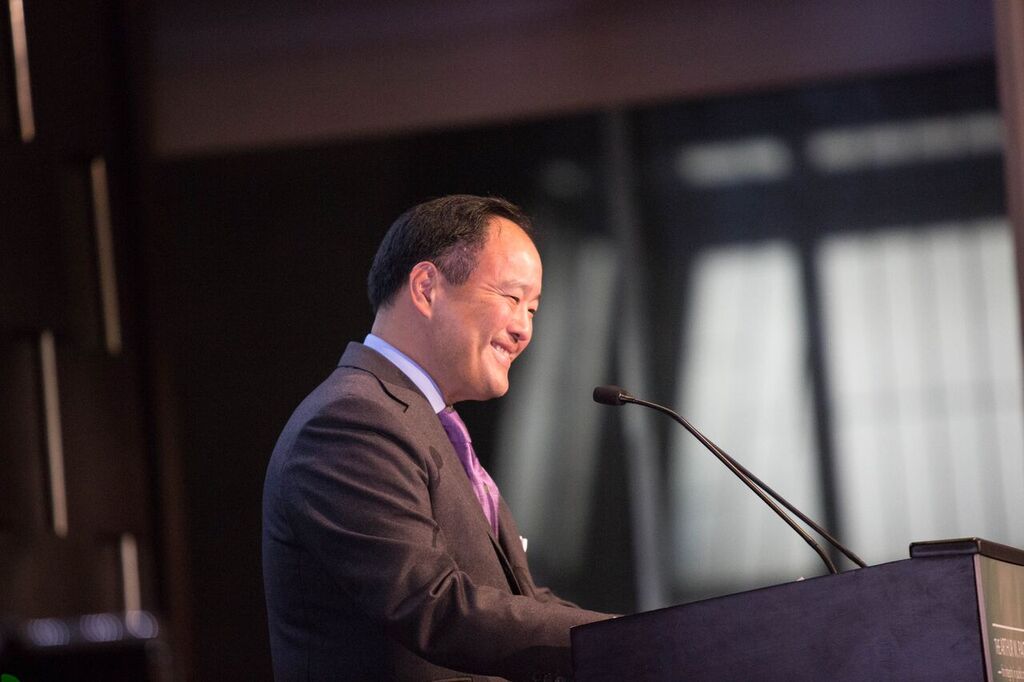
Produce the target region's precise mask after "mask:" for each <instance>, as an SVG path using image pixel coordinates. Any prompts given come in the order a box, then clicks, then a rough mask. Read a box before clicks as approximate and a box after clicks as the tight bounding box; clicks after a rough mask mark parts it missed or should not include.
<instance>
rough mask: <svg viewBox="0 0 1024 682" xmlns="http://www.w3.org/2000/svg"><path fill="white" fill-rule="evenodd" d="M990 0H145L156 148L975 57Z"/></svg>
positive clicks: (184, 150) (569, 107)
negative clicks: (149, 1)
mask: <svg viewBox="0 0 1024 682" xmlns="http://www.w3.org/2000/svg"><path fill="white" fill-rule="evenodd" d="M992 24H993V14H992V5H991V4H990V0H951V1H945V2H934V1H933V0H901V1H900V2H896V3H894V2H891V0H778V1H775V2H763V0H689V1H687V2H667V1H665V0H658V1H656V2H650V3H636V2H634V3H621V2H610V1H593V0H591V1H587V0H547V1H545V0H508V1H507V2H504V3H480V2H476V1H475V0H436V1H433V2H422V1H417V0H381V1H379V2H352V3H279V2H269V1H268V0H259V1H254V2H242V1H241V0H227V1H225V2H218V3H206V2H198V1H197V0H179V1H178V2H170V1H169V0H164V1H163V2H155V3H154V12H153V24H152V34H151V36H150V37H151V45H152V52H151V55H150V62H151V63H150V66H151V68H150V70H149V73H150V75H151V79H150V82H149V86H148V91H147V92H146V103H147V106H146V110H147V111H148V112H149V113H148V116H147V118H148V122H149V130H148V135H147V137H148V140H149V143H150V146H151V151H152V152H153V153H154V154H155V155H156V156H157V157H174V156H182V155H198V154H207V153H216V152H220V151H227V150H232V149H236V150H237V149H251V148H263V147H275V146H291V145H303V144H312V143H316V142H321V141H326V140H344V139H351V138H354V137H364V136H375V135H383V134H393V133H396V132H408V131H416V130H427V129H434V128H443V127H451V126H462V125H472V124H479V123H489V122H495V121H501V120H508V119H518V118H529V117H537V116H548V115H555V114H559V113H566V112H575V111H581V110H591V109H603V108H612V107H620V106H629V105H636V104H643V103H648V102H657V101H662V100H666V99H678V98H685V97H701V96H708V95H716V94H723V93H730V92H742V91H750V90H756V89H764V88H775V87H785V86H790V85H794V84H799V83H802V82H812V81H818V80H821V79H828V78H837V77H844V76H850V75H858V74H865V73H879V72H891V71H897V70H906V69H911V68H919V67H928V66H932V65H943V64H950V63H956V62H962V61H968V60H974V59H983V58H988V57H991V56H992V54H993V50H994V47H993V42H994V39H993V25H992Z"/></svg>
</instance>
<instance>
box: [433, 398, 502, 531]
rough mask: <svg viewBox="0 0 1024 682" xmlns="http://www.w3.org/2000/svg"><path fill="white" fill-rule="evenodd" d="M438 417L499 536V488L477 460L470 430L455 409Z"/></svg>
mask: <svg viewBox="0 0 1024 682" xmlns="http://www.w3.org/2000/svg"><path fill="white" fill-rule="evenodd" d="M437 416H438V418H439V419H440V420H441V426H443V427H444V430H445V433H447V434H448V440H450V441H451V442H452V446H453V447H454V448H455V453H456V454H457V455H458V456H459V461H460V462H462V468H463V469H465V470H466V476H468V477H469V482H470V483H471V484H472V486H473V492H474V493H476V499H477V500H478V501H479V502H480V506H481V507H483V510H484V516H486V517H487V521H488V522H489V523H490V524H491V530H493V531H494V535H495V536H497V535H498V499H499V495H500V493H499V492H498V486H497V485H495V484H494V481H493V480H492V479H491V477H490V475H489V474H488V473H487V471H486V470H485V469H484V468H483V466H482V465H481V464H480V460H478V459H477V458H476V453H475V452H473V439H471V438H470V437H469V429H467V428H466V425H465V423H463V421H462V419H460V418H459V413H458V412H456V411H455V408H453V407H446V408H444V409H443V410H441V411H440V412H438V413H437Z"/></svg>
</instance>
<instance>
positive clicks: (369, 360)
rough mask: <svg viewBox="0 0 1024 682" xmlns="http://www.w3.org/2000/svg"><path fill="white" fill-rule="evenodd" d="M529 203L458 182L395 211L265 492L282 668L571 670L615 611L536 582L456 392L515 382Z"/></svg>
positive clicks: (267, 566) (533, 279)
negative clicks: (333, 363) (361, 329)
mask: <svg viewBox="0 0 1024 682" xmlns="http://www.w3.org/2000/svg"><path fill="white" fill-rule="evenodd" d="M529 229H530V224H529V221H528V219H527V218H526V217H525V216H524V215H523V213H522V212H521V211H520V210H519V209H518V208H517V207H516V206H514V205H512V204H510V203H508V202H506V201H504V200H501V199H493V198H482V197H473V196H449V197H443V198H441V199H437V200H434V201H430V202H427V203H424V204H421V205H419V206H416V207H415V208H413V209H411V210H409V211H408V212H406V213H405V214H404V215H402V216H401V217H400V218H398V220H396V221H395V223H394V224H393V225H392V226H391V228H390V230H389V231H388V233H387V234H386V235H385V237H384V240H383V242H382V243H381V245H380V248H379V250H378V252H377V255H376V257H375V258H374V262H373V266H372V268H371V270H370V275H369V281H368V284H369V295H370V302H371V304H372V305H373V308H374V311H375V315H376V316H375V319H374V322H373V328H372V332H371V334H370V335H368V336H367V337H366V340H365V342H364V344H359V343H351V344H349V346H348V348H346V350H345V353H344V355H343V356H342V358H341V361H340V363H339V365H338V367H337V368H336V369H335V370H334V372H333V373H332V374H331V375H330V376H329V377H328V378H327V379H326V380H325V381H324V382H323V383H322V384H321V385H320V386H319V387H318V388H317V389H316V390H314V391H313V393H311V394H310V395H309V396H308V397H307V398H306V399H305V400H304V401H303V402H302V403H301V404H300V405H299V407H298V408H297V409H296V411H295V413H294V414H293V415H292V417H291V419H290V420H289V421H288V424H287V425H286V426H285V428H284V431H283V432H282V434H281V437H280V439H279V440H278V443H277V446H276V447H275V449H274V453H273V456H272V457H271V460H270V465H269V467H268V471H267V479H266V484H265V488H264V496H263V568H264V584H265V588H266V598H267V610H268V614H269V621H270V639H271V650H272V653H273V658H274V673H275V677H276V678H277V679H278V680H279V681H283V680H341V679H346V680H348V679H351V680H416V681H417V682H418V681H420V680H479V679H493V678H489V677H487V676H499V677H504V678H509V679H528V680H529V679H556V678H559V677H567V676H568V675H569V674H570V668H571V665H570V657H569V628H571V627H572V626H575V625H579V624H582V623H588V622H592V621H595V620H601V619H603V618H608V617H609V616H607V615H604V614H600V613H596V612H592V611H586V610H583V609H580V608H579V607H577V606H575V605H573V604H570V603H568V602H565V601H563V600H561V599H559V598H557V597H556V596H554V595H553V594H552V593H551V592H550V591H548V590H546V589H543V588H539V587H537V586H536V585H535V584H534V582H533V578H532V577H531V576H530V571H529V569H528V567H527V562H526V554H525V551H524V547H523V544H524V543H523V542H522V538H521V537H520V535H519V531H518V529H517V528H516V525H515V521H514V520H513V518H512V515H511V513H510V512H509V510H508V508H507V507H506V506H505V503H504V501H502V500H501V497H500V494H499V493H498V490H497V487H496V486H495V484H494V482H493V481H492V480H491V478H490V476H488V475H487V473H486V471H484V470H483V468H482V467H481V466H480V464H479V461H478V460H477V458H476V456H475V453H474V452H473V449H472V443H471V438H469V436H468V433H467V432H466V429H465V426H464V424H462V422H461V420H459V419H458V416H457V413H455V412H454V411H453V410H452V408H451V405H453V404H454V403H458V402H460V401H463V400H489V399H491V398H496V397H499V396H501V395H504V393H505V392H506V391H507V390H508V370H509V366H510V365H511V364H512V362H513V361H514V360H515V359H516V358H517V357H518V356H519V354H520V353H522V352H523V350H525V349H526V346H527V345H528V344H529V343H530V338H531V335H532V331H533V315H534V313H535V312H536V310H537V306H538V304H539V302H540V294H541V274H542V272H541V261H540V255H539V254H538V253H537V249H536V247H535V246H534V244H533V241H532V240H531V239H530V237H529V235H528V230H529Z"/></svg>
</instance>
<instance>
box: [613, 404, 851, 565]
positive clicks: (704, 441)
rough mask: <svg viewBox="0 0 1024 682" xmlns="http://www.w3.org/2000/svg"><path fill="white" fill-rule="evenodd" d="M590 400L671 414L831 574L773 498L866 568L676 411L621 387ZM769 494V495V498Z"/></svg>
mask: <svg viewBox="0 0 1024 682" xmlns="http://www.w3.org/2000/svg"><path fill="white" fill-rule="evenodd" d="M594 401H595V402H598V403H601V404H602V405H612V406H618V405H625V404H626V403H633V404H635V405H641V406H643V407H648V408H650V409H652V410H655V411H656V412H661V413H662V414H667V415H668V416H669V417H671V418H672V419H674V420H676V421H677V422H679V423H680V424H681V425H682V426H683V428H685V429H686V430H687V431H689V432H690V433H691V434H692V435H693V437H694V438H696V439H697V440H699V441H700V443H701V445H703V446H704V447H706V448H707V449H708V450H709V451H710V452H711V454H713V455H714V456H715V457H717V458H718V460H719V461H720V462H722V464H724V465H725V466H726V468H728V469H729V470H730V471H731V472H732V473H733V474H735V475H736V477H737V478H739V479H740V480H741V481H743V483H744V484H745V485H746V486H747V487H748V488H750V489H751V490H752V491H754V493H755V494H756V495H757V496H758V497H760V498H761V500H762V501H763V502H764V503H765V504H767V505H768V506H769V507H770V508H771V510H772V511H774V512H775V513H776V514H777V515H778V516H779V518H781V519H782V520H783V521H785V522H786V524H787V525H788V526H789V527H790V528H792V529H793V530H794V531H795V532H796V533H797V534H798V535H800V537H801V538H803V540H804V542H806V543H807V544H808V545H810V546H811V548H812V549H813V550H814V551H815V552H816V553H817V554H818V556H819V557H820V558H821V560H822V562H824V564H825V566H826V567H827V568H828V570H829V573H833V574H835V573H838V572H839V570H838V569H837V568H836V565H835V563H834V562H833V561H832V559H831V558H830V557H829V556H828V554H826V553H825V550H823V549H822V547H821V545H820V544H818V543H817V542H816V541H815V540H814V538H812V537H811V536H810V535H809V534H808V533H807V531H806V530H804V529H803V527H801V526H800V525H798V524H797V523H796V522H795V521H794V520H793V519H792V518H791V517H790V516H789V515H788V514H786V512H784V511H783V510H782V509H780V508H779V505H778V504H776V500H777V501H778V503H779V504H781V505H782V506H784V507H785V508H786V509H788V510H789V511H790V512H792V513H793V514H795V515H796V516H797V517H798V518H799V519H800V520H801V521H803V522H804V523H806V524H807V525H808V526H810V527H811V528H813V529H814V530H815V532H817V533H818V534H819V535H821V537H823V538H825V540H827V541H828V543H829V544H831V545H832V546H833V547H835V548H836V549H837V550H839V551H840V552H842V554H843V555H844V556H846V558H848V559H849V560H850V561H852V562H853V563H855V564H857V565H858V566H860V567H861V568H866V567H867V564H866V563H864V561H862V560H861V559H860V557H858V556H857V555H856V554H854V553H853V552H851V551H850V550H849V549H847V548H846V547H844V546H843V544H842V543H841V542H839V541H838V540H836V539H835V538H834V537H832V535H830V534H829V533H828V532H827V531H826V530H825V529H824V528H822V527H821V526H820V525H819V524H818V523H816V522H815V521H814V520H813V519H811V518H810V517H808V516H807V515H806V514H804V513H803V512H802V511H800V510H799V509H797V508H796V507H795V506H793V505H792V504H790V503H789V502H788V501H787V500H786V499H785V498H784V497H782V495H779V494H778V493H777V492H775V491H774V490H772V489H771V488H770V487H769V486H768V485H766V484H765V483H764V481H762V480H761V479H759V478H758V477H757V476H755V475H754V474H752V473H750V471H749V470H748V469H747V468H746V467H744V466H743V465H742V464H740V463H739V462H737V461H736V460H735V459H733V458H732V457H731V456H729V454H728V453H727V452H725V450H722V449H721V448H720V447H718V446H717V445H715V444H714V443H713V442H711V440H710V439H708V438H707V437H706V436H705V435H704V434H703V433H701V432H700V431H698V430H697V429H696V428H695V427H694V426H693V424H691V423H690V422H688V421H686V420H685V419H684V418H683V417H681V416H680V415H679V414H677V413H676V412H674V411H672V410H670V409H669V408H667V407H665V406H664V405H659V404H657V403H652V402H649V401H647V400H641V399H640V398H635V397H634V396H633V395H632V394H630V393H629V391H626V390H625V389H623V388H620V387H618V386H598V387H596V388H595V389H594ZM769 495H770V496H771V497H769ZM772 498H774V499H772Z"/></svg>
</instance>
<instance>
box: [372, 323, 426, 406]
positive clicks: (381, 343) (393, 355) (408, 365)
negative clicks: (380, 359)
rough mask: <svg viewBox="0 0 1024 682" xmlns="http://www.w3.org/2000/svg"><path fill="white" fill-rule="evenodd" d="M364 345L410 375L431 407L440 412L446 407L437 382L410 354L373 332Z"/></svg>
mask: <svg viewBox="0 0 1024 682" xmlns="http://www.w3.org/2000/svg"><path fill="white" fill-rule="evenodd" d="M363 345H365V346H369V347H370V348H372V349H373V350H375V351H377V352H378V353H380V354H381V355H383V356H384V357H385V358H387V359H388V360H389V361H390V362H391V364H393V365H394V366H395V367H397V368H398V369H400V370H401V371H402V374H404V375H405V376H407V377H409V380H410V381H411V382H412V383H414V384H416V388H418V389H420V393H422V394H423V395H424V396H426V398H427V400H428V401H430V407H431V408H432V409H433V410H434V412H440V411H441V410H443V409H444V408H445V407H446V406H445V404H444V398H443V397H442V396H441V389H439V388H438V387H437V384H435V383H434V380H433V379H431V378H430V375H429V374H427V372H426V371H425V370H424V369H423V368H422V367H420V366H419V365H417V364H416V363H415V362H414V361H413V360H412V358H410V357H409V356H408V355H406V354H405V353H403V352H402V351H400V350H398V349H397V348H395V347H394V346H392V345H391V344H390V343H388V342H387V341H385V340H384V339H382V338H380V337H379V336H374V335H373V334H367V335H366V338H365V339H363Z"/></svg>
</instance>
